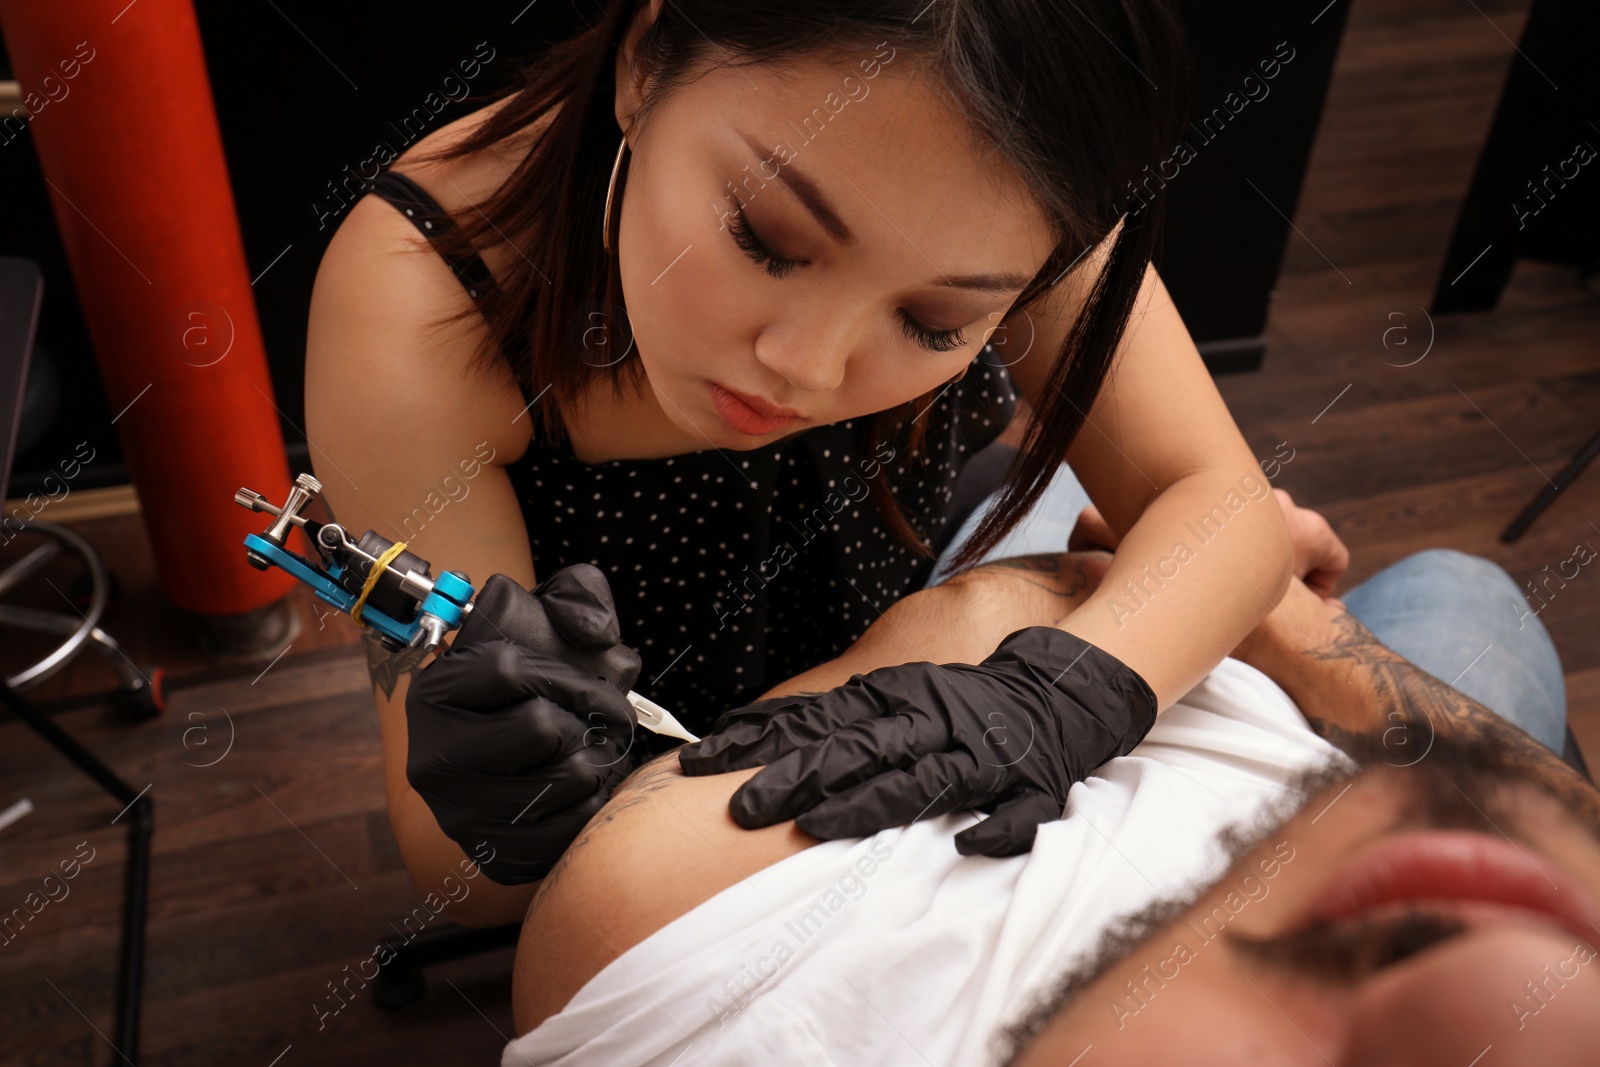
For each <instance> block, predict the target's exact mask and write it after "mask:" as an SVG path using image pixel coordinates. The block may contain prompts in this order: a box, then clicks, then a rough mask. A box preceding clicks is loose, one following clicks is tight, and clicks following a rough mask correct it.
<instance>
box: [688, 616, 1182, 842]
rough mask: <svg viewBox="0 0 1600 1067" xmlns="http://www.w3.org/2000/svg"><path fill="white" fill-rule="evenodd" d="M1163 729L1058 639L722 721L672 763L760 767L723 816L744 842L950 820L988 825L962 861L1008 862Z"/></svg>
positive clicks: (1107, 659)
mask: <svg viewBox="0 0 1600 1067" xmlns="http://www.w3.org/2000/svg"><path fill="white" fill-rule="evenodd" d="M1155 720H1156V697H1155V694H1154V693H1153V692H1151V690H1150V687H1149V686H1148V685H1146V684H1145V681H1144V679H1143V678H1140V677H1139V675H1138V674H1137V673H1135V672H1134V671H1133V670H1132V669H1130V668H1129V667H1127V666H1125V665H1124V664H1123V663H1122V662H1121V661H1119V660H1118V659H1116V658H1115V657H1114V656H1112V655H1110V654H1109V653H1107V652H1104V651H1102V650H1101V649H1099V648H1096V647H1095V646H1094V645H1091V644H1089V643H1088V642H1087V641H1084V640H1083V639H1082V638H1079V637H1075V636H1074V635H1072V634H1069V633H1067V632H1066V631H1064V630H1058V629H1056V628H1055V627H1052V626H1032V627H1028V628H1027V629H1023V630H1018V631H1017V632H1016V633H1013V634H1012V635H1010V636H1009V637H1007V638H1006V639H1005V640H1004V641H1002V642H1001V643H1000V647H999V648H997V649H996V650H995V652H994V654H993V655H991V656H990V657H989V658H988V659H986V660H984V661H983V662H982V663H980V664H978V665H976V666H972V665H969V664H964V663H957V664H946V665H943V666H939V665H935V664H932V663H907V664H903V665H900V666H895V667H881V668H879V669H878V670H875V671H872V672H870V673H868V674H858V675H855V676H854V677H852V678H851V679H850V681H848V682H846V683H845V684H844V685H842V686H840V687H839V688H837V689H834V690H832V691H830V692H827V693H818V694H807V695H805V696H799V697H785V698H778V699H772V700H764V701H762V702H760V703H758V704H752V705H750V706H749V707H746V708H739V709H736V710H734V711H730V712H728V713H727V714H725V715H723V716H722V717H721V718H719V719H718V720H717V724H716V727H715V729H714V730H713V732H712V734H711V735H709V736H707V737H706V738H705V739H704V740H701V741H697V742H695V743H694V744H691V745H685V746H684V747H682V748H680V749H679V750H678V761H679V763H680V764H681V765H682V767H683V773H684V774H687V775H703V774H721V773H724V772H726V771H735V770H740V769H743V768H748V767H756V766H761V765H762V764H765V765H766V766H765V767H764V768H763V769H762V770H761V771H759V772H758V773H757V774H756V775H755V776H754V777H752V778H751V779H750V780H749V781H747V782H745V783H744V784H743V785H741V786H740V787H739V788H738V789H737V790H736V791H735V792H734V794H733V796H732V798H731V799H730V800H729V801H728V810H729V812H730V814H731V815H732V816H733V820H734V821H735V822H737V823H738V824H739V825H740V826H742V827H744V828H745V829H747V830H753V829H756V828H758V827H762V826H770V825H772V824H774V823H779V822H783V821H784V820H786V819H794V820H795V825H796V826H798V827H799V828H800V829H801V830H803V831H805V832H806V833H808V834H810V835H811V836H812V837H817V838H822V839H824V840H827V839H832V838H839V837H864V836H866V835H868V834H873V833H877V832H878V831H879V830H884V829H887V828H889V827H891V826H903V825H905V824H907V823H910V822H913V821H915V820H917V819H922V818H931V817H933V816H937V815H943V814H946V813H948V812H952V811H963V810H970V809H977V810H980V811H992V812H993V814H991V815H990V816H989V818H987V819H985V820H984V821H983V822H981V823H978V824H977V825H975V826H971V827H968V828H967V829H966V830H963V831H962V832H961V833H959V834H957V835H956V839H955V840H956V851H957V852H959V853H961V854H962V855H964V856H971V855H975V854H982V855H988V856H1014V855H1018V854H1020V853H1023V852H1027V851H1029V850H1031V849H1032V848H1033V839H1034V834H1035V832H1036V830H1037V829H1038V825H1039V824H1040V823H1042V822H1049V821H1051V820H1053V819H1059V818H1061V814H1062V812H1063V811H1064V810H1065V808H1066V803H1067V790H1069V789H1070V788H1071V787H1072V784H1073V783H1074V782H1078V781H1081V780H1082V779H1083V778H1084V777H1085V776H1087V775H1088V774H1089V772H1091V771H1093V770H1094V769H1095V768H1096V767H1098V766H1100V765H1101V764H1102V763H1105V762H1106V761H1107V760H1109V759H1111V758H1113V757H1115V756H1121V755H1125V754H1126V753H1128V752H1129V751H1130V750H1132V748H1133V747H1134V746H1135V745H1137V744H1138V743H1139V742H1140V741H1141V740H1143V738H1144V736H1145V734H1146V733H1148V732H1149V730H1150V727H1151V726H1152V725H1153V724H1154V723H1155Z"/></svg>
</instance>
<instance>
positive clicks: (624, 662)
mask: <svg viewBox="0 0 1600 1067" xmlns="http://www.w3.org/2000/svg"><path fill="white" fill-rule="evenodd" d="M497 638H503V639H505V640H508V641H510V642H511V643H513V644H515V645H517V646H518V647H520V648H523V649H525V650H526V651H528V652H531V653H534V654H536V655H540V656H549V657H551V658H553V659H559V660H562V661H563V662H566V663H570V664H571V665H572V666H574V667H577V668H579V669H580V670H584V671H588V672H589V673H591V674H593V675H594V676H595V677H596V678H603V679H605V680H606V681H608V682H610V683H611V684H612V685H614V686H616V687H617V689H618V690H620V691H621V692H623V693H627V692H628V691H629V690H630V689H632V688H633V684H634V682H636V681H637V680H638V678H639V669H640V660H639V654H638V653H637V652H635V651H634V650H633V649H631V648H629V647H628V646H627V645H622V644H616V645H612V646H611V647H609V648H605V649H600V650H595V649H587V648H579V647H578V646H577V645H574V644H572V643H571V642H569V641H567V640H566V639H565V638H564V637H562V636H561V633H560V631H559V630H557V629H556V627H555V624H554V623H552V622H551V621H550V617H549V615H547V614H546V613H545V610H544V605H543V604H542V603H541V602H540V600H539V598H538V597H537V596H535V595H534V594H533V593H530V592H529V591H528V590H526V589H524V588H523V587H522V586H521V585H519V584H517V582H516V581H514V580H513V579H511V578H508V577H506V576H505V575H504V574H495V575H491V576H490V577H489V579H488V581H486V582H484V583H483V588H482V589H480V590H479V591H478V595H477V596H476V597H474V598H473V601H472V610H471V611H470V612H468V613H467V617H466V619H465V620H463V621H462V623H461V629H460V630H459V631H458V632H457V633H456V637H455V644H457V645H459V644H461V643H462V642H463V641H465V642H468V643H478V642H484V641H493V640H496V639H497Z"/></svg>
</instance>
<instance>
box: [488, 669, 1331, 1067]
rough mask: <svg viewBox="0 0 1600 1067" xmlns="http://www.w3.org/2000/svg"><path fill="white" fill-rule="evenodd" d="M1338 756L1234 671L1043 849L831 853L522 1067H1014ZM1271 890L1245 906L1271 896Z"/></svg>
mask: <svg viewBox="0 0 1600 1067" xmlns="http://www.w3.org/2000/svg"><path fill="white" fill-rule="evenodd" d="M1330 760H1346V757H1344V756H1343V755H1342V754H1341V753H1339V752H1338V750H1337V749H1335V748H1334V747H1333V746H1332V745H1330V744H1328V743H1327V742H1326V741H1324V740H1322V739H1321V738H1319V737H1317V736H1316V735H1315V734H1314V733H1312V732H1311V730H1310V728H1309V727H1308V726H1307V725H1306V722H1305V720H1304V718H1303V717H1302V716H1301V715H1300V712H1299V710H1298V708H1296V706H1295V704H1294V702H1293V701H1291V700H1290V699H1289V697H1288V695H1287V694H1286V693H1284V691H1283V690H1282V689H1280V688H1279V687H1278V686H1277V685H1276V684H1274V683H1273V682H1272V681H1271V680H1270V679H1268V678H1267V676H1266V675H1264V674H1262V673H1261V672H1260V671H1257V670H1256V669H1254V668H1253V667H1249V666H1247V665H1245V664H1243V663H1240V662H1238V661H1237V660H1232V659H1229V660H1224V661H1223V663H1222V664H1221V665H1220V666H1218V668H1217V669H1216V670H1215V671H1214V672H1212V674H1211V675H1210V676H1209V677H1208V678H1206V680H1205V681H1204V682H1202V683H1201V684H1200V685H1199V686H1197V687H1196V688H1195V689H1194V690H1193V691H1191V692H1190V693H1189V694H1188V695H1186V696H1185V697H1184V699H1183V700H1182V701H1180V702H1179V703H1177V704H1175V705H1173V706H1172V707H1171V708H1169V709H1168V710H1167V711H1165V712H1163V713H1162V714H1161V716H1160V718H1159V719H1158V720H1157V721H1156V725H1155V726H1154V728H1153V729H1152V730H1151V731H1150V734H1149V735H1148V736H1147V737H1146V738H1145V740H1144V741H1143V742H1142V743H1141V744H1140V745H1139V746H1138V747H1137V748H1136V749H1134V751H1133V752H1132V753H1130V754H1129V755H1127V756H1124V757H1121V758H1119V759H1115V760H1112V761H1111V762H1109V763H1107V764H1106V765H1105V766H1103V767H1101V768H1100V769H1099V770H1098V771H1097V772H1096V773H1095V774H1094V775H1093V776H1091V777H1090V778H1088V779H1086V780H1084V781H1083V782H1080V783H1078V784H1077V785H1074V786H1073V787H1072V791H1071V793H1070V794H1069V795H1068V798H1067V809H1066V815H1065V817H1064V818H1063V819H1061V820H1059V821H1057V822H1052V823H1047V824H1045V825H1043V826H1041V827H1040V828H1039V833H1038V837H1037V839H1036V840H1035V842H1034V847H1033V851H1032V852H1029V853H1027V854H1025V855H1022V856H1015V857H1010V858H1006V859H991V858H988V857H964V856H961V855H959V854H957V852H956V850H955V845H954V843H953V842H952V840H951V838H952V836H953V835H954V834H955V833H956V832H957V831H959V830H962V829H964V828H965V827H967V826H970V825H972V824H973V823H974V822H976V821H977V820H979V819H981V818H983V817H984V816H982V815H980V814H974V813H966V814H961V815H948V816H944V817H942V818H937V819H929V820H925V821H923V822H919V823H914V824H912V825H911V826H909V827H900V828H895V829H892V830H885V831H883V832H882V833H879V834H876V835H874V836H872V837H869V838H858V839H851V840H843V841H828V842H824V843H822V844H821V845H818V846H816V847H813V848H810V849H807V850H806V851H804V852H801V853H799V854H797V855H795V856H791V857H789V858H788V859H785V860H782V861H781V862H779V863H777V864H774V865H773V866H771V867H769V868H767V869H766V870H763V871H760V872H758V873H756V874H754V875H752V876H751V877H750V878H748V879H746V880H744V881H741V882H739V883H737V884H735V885H733V886H731V887H730V888H728V889H725V890H723V891H722V892H720V893H718V894H717V895H715V896H714V897H712V898H711V899H710V900H707V901H706V902H705V903H703V904H701V905H700V906H699V907H697V908H695V909H694V910H693V911H690V912H689V913H688V914H686V915H683V916H681V917H680V918H678V919H676V920H674V921H673V922H671V923H669V924H668V925H666V926H665V927H663V928H662V929H660V930H658V931H656V932H655V933H654V934H652V935H650V936H649V937H647V938H646V939H645V940H643V941H641V942H640V943H639V944H637V945H635V946H634V947H633V948H631V949H629V950H628V951H627V952H625V953H623V954H622V955H621V956H620V957H618V958H617V959H616V960H614V961H612V963H610V964H609V965H608V966H607V967H606V968H605V969H604V970H602V971H600V973H599V974H597V975H595V976H594V977H593V978H592V979H590V980H589V982H588V983H587V984H586V985H584V987H583V988H582V989H580V990H579V991H578V993H577V995H576V996H574V997H573V998H572V1001H571V1002H570V1003H569V1004H568V1005H567V1006H566V1008H565V1009H564V1010H563V1011H562V1012H561V1013H560V1014H557V1015H554V1016H551V1017H550V1018H548V1019H546V1020H545V1021H544V1022H543V1023H542V1024H541V1025H540V1026H538V1027H537V1028H536V1029H534V1030H533V1031H531V1032H529V1033H527V1034H524V1035H523V1036H521V1037H519V1038H517V1039H516V1040H515V1041H512V1042H511V1043H510V1044H508V1045H507V1046H506V1049H505V1052H504V1054H503V1055H502V1057H501V1064H502V1065H503V1067H528V1065H533V1064H563V1065H574V1064H605V1065H607V1067H620V1065H625V1064H660V1065H663V1067H665V1065H668V1064H673V1063H679V1064H690V1063H692V1064H694V1065H695V1067H712V1065H724V1064H726V1065H730V1067H732V1065H745V1064H752V1063H760V1064H806V1065H822V1064H840V1065H848V1067H862V1065H866V1064H907V1065H914V1067H926V1065H927V1064H929V1063H932V1064H946V1063H949V1064H984V1063H993V1062H996V1058H997V1055H998V1050H997V1049H996V1047H995V1044H994V1041H993V1037H994V1035H995V1034H996V1032H997V1031H998V1030H1000V1029H1002V1028H1003V1027H1004V1026H1005V1025H1006V1024H1008V1023H1010V1022H1012V1021H1014V1020H1015V1018H1016V1017H1017V1016H1018V1015H1019V1014H1021V1013H1023V1012H1025V1011H1026V1009H1027V1008H1028V1007H1029V1006H1030V1004H1031V1002H1032V1000H1033V998H1034V996H1035V995H1036V994H1037V993H1039V992H1041V991H1042V990H1044V989H1046V988H1048V987H1049V986H1050V984H1051V983H1052V981H1053V980H1054V979H1055V978H1056V977H1057V976H1058V975H1059V974H1060V973H1061V972H1062V971H1063V969H1064V968H1066V967H1067V966H1068V965H1071V964H1073V963H1075V962H1076V961H1078V960H1080V959H1081V958H1082V957H1083V956H1084V955H1085V954H1086V953H1087V952H1089V951H1090V950H1092V949H1093V948H1094V947H1095V945H1096V943H1097V941H1098V940H1099V937H1100V934H1101V932H1102V931H1103V930H1104V929H1105V928H1106V927H1107V926H1108V925H1109V924H1110V923H1111V922H1112V921H1113V920H1115V919H1116V918H1118V917H1120V916H1123V915H1127V914H1130V913H1133V912H1136V911H1139V910H1141V909H1142V908H1143V907H1144V906H1146V905H1147V904H1149V903H1150V902H1152V901H1153V900H1156V899H1163V898H1168V897H1171V896H1174V895H1176V894H1179V893H1182V892H1183V891H1184V890H1186V889H1189V888H1191V887H1194V886H1197V885H1200V884H1203V883H1209V882H1210V881H1212V880H1214V879H1215V878H1217V877H1219V876H1220V875H1221V874H1222V873H1223V871H1224V870H1225V865H1226V856H1225V854H1224V852H1223V850H1222V848H1221V846H1220V845H1219V844H1218V843H1217V842H1216V835H1217V833H1218V831H1220V830H1221V829H1223V828H1224V827H1226V826H1229V825H1234V824H1237V823H1239V822H1241V821H1248V820H1249V819H1250V818H1251V817H1252V816H1253V815H1254V814H1256V813H1258V812H1260V811H1261V810H1262V808H1263V807H1264V806H1266V805H1268V804H1270V803H1272V802H1273V801H1276V800H1279V799H1280V798H1282V797H1283V796H1284V795H1285V794H1286V792H1287V790H1286V789H1285V786H1286V784H1287V783H1288V782H1289V781H1290V780H1292V779H1293V778H1294V777H1295V776H1296V775H1297V774H1298V773H1299V772H1301V771H1303V770H1305V769H1307V768H1309V767H1313V766H1318V767H1320V766H1325V765H1326V764H1327V763H1328V762H1329V761H1330ZM1346 762H1348V761H1346ZM1280 858H1283V857H1282V856H1280ZM1286 862H1292V850H1291V854H1289V857H1288V859H1287V860H1286ZM1253 884H1254V886H1255V888H1254V889H1252V890H1250V891H1249V892H1250V893H1251V894H1253V895H1241V896H1240V897H1239V898H1238V899H1239V901H1240V905H1239V906H1240V907H1241V908H1242V907H1245V906H1248V904H1249V903H1250V902H1251V901H1252V900H1257V899H1260V898H1261V896H1262V895H1264V894H1265V893H1267V892H1270V891H1271V884H1270V880H1265V879H1260V878H1258V879H1257V880H1256V881H1255V882H1254V883H1253ZM686 1050H687V1054H685V1053H686ZM680 1057H682V1058H681V1059H680Z"/></svg>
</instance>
